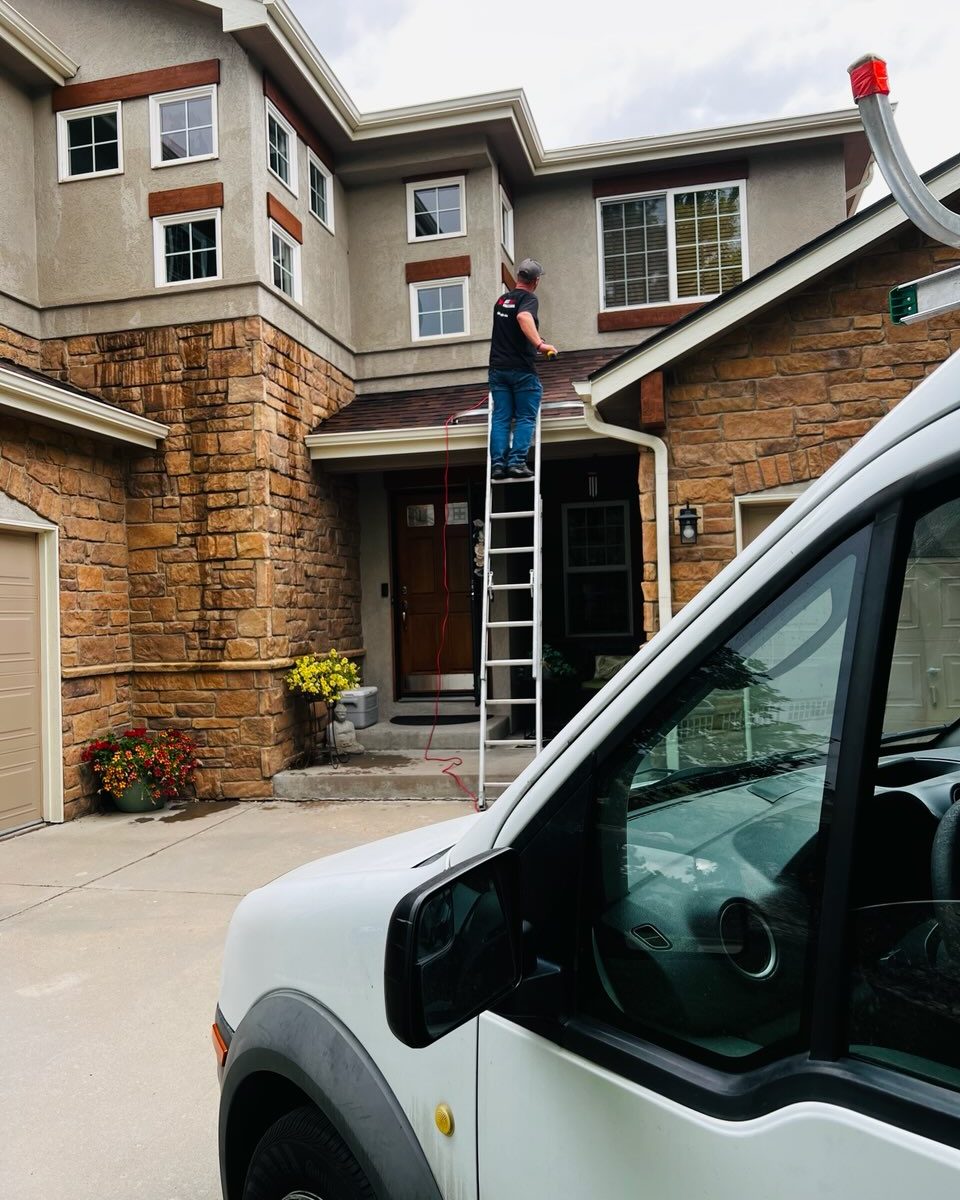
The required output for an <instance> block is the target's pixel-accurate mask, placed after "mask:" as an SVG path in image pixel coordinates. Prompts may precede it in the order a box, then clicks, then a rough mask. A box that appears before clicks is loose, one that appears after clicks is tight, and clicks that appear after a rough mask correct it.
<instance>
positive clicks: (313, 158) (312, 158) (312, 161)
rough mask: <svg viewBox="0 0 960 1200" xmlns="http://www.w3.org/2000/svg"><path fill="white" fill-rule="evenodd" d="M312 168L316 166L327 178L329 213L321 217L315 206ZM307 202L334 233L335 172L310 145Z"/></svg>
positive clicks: (314, 213) (322, 223)
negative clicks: (311, 175)
mask: <svg viewBox="0 0 960 1200" xmlns="http://www.w3.org/2000/svg"><path fill="white" fill-rule="evenodd" d="M311 168H316V170H318V171H319V172H320V174H321V175H322V176H323V178H324V179H325V180H326V189H327V215H326V217H321V216H320V214H319V213H318V212H317V211H316V209H315V208H314V207H313V180H312V179H311V177H310V170H311ZM307 204H308V205H309V208H310V213H311V215H312V216H314V217H316V219H317V220H318V221H319V222H320V224H321V225H322V226H323V227H324V229H328V230H329V231H330V232H331V233H333V232H334V222H333V172H332V171H331V170H330V168H329V167H328V166H327V165H326V163H324V162H322V161H321V160H320V159H319V158H318V157H317V155H316V154H314V152H313V151H312V150H311V149H310V147H309V146H308V147H307Z"/></svg>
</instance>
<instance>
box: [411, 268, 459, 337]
mask: <svg viewBox="0 0 960 1200" xmlns="http://www.w3.org/2000/svg"><path fill="white" fill-rule="evenodd" d="M410 324H411V329H412V333H413V339H414V341H421V340H423V339H424V338H441V337H462V336H463V335H464V334H467V333H469V332H470V315H469V310H468V301H467V280H466V279H438V280H436V281H435V282H430V283H412V284H411V285H410Z"/></svg>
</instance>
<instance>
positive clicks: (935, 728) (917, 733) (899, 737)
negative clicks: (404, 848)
mask: <svg viewBox="0 0 960 1200" xmlns="http://www.w3.org/2000/svg"><path fill="white" fill-rule="evenodd" d="M952 725H953V722H952V721H944V722H943V724H942V725H924V726H923V727H922V728H920V729H901V730H900V732H899V733H885V734H883V736H882V737H881V738H880V745H881V746H885V745H886V744H887V743H888V742H908V741H909V740H910V738H915V737H928V736H929V735H930V734H931V733H943V731H944V730H945V729H950V728H951V726H952Z"/></svg>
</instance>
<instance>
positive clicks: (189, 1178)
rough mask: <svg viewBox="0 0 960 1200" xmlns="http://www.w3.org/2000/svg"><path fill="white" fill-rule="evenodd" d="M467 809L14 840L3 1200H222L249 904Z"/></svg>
mask: <svg viewBox="0 0 960 1200" xmlns="http://www.w3.org/2000/svg"><path fill="white" fill-rule="evenodd" d="M469 811H470V806H469V805H467V804H459V803H446V802H441V801H432V802H431V801H427V802H418V803H413V802H411V803H407V802H402V801H391V802H387V803H374V802H371V803H360V804H346V803H332V804H282V803H269V804H235V805H226V804H224V805H213V804H204V805H193V806H189V807H187V808H186V809H184V810H182V811H179V812H178V811H174V812H167V813H161V814H156V815H151V816H149V817H129V816H122V815H120V814H115V815H110V816H95V817H86V818H84V819H82V820H79V821H74V822H72V823H70V824H68V825H61V826H52V827H48V828H45V829H40V830H37V831H35V832H33V833H28V834H25V835H23V836H21V837H17V838H12V839H8V840H6V841H3V842H0V1129H2V1131H3V1132H2V1136H0V1181H2V1182H0V1192H2V1195H3V1197H4V1200H50V1197H59V1196H65V1197H66V1196H69V1197H70V1200H219V1197H220V1185H219V1176H218V1170H217V1146H216V1141H217V1138H216V1130H217V1086H216V1069H215V1063H214V1056H213V1050H212V1048H211V1043H210V1024H211V1021H212V1019H213V1012H214V1008H215V1004H216V997H217V988H218V985H219V975H220V955H221V950H222V947H223V940H224V935H225V932H226V928H227V923H228V921H229V919H230V915H231V913H232V912H233V909H234V907H235V906H236V904H237V901H238V900H239V898H240V897H241V896H243V895H244V894H245V893H246V892H248V891H250V890H251V889H253V888H255V887H259V886H260V885H262V884H264V883H266V882H268V881H269V880H270V879H273V878H275V877H276V876H277V875H281V874H283V872H285V871H288V870H291V869H292V868H293V867H296V866H299V865H300V864H301V863H305V862H309V861H310V860H311V859H314V858H319V857H321V856H323V855H326V854H333V853H336V852H337V851H338V850H345V849H347V848H349V847H351V846H356V845H359V844H360V843H362V842H369V841H374V840H375V839H377V838H381V837H387V836H389V835H390V834H393V833H399V832H401V831H403V830H406V829H412V828H415V827H417V826H421V825H429V824H432V823H433V822H435V821H441V820H446V819H449V818H450V817H455V816H461V815H462V814H463V813H465V812H469Z"/></svg>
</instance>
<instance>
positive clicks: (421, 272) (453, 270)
mask: <svg viewBox="0 0 960 1200" xmlns="http://www.w3.org/2000/svg"><path fill="white" fill-rule="evenodd" d="M406 270H407V283H423V282H424V281H425V280H427V279H453V278H455V277H458V276H460V275H469V274H470V255H469V254H460V255H458V256H457V257H456V258H428V259H425V260H424V261H423V262H408V263H407V267H406Z"/></svg>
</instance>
